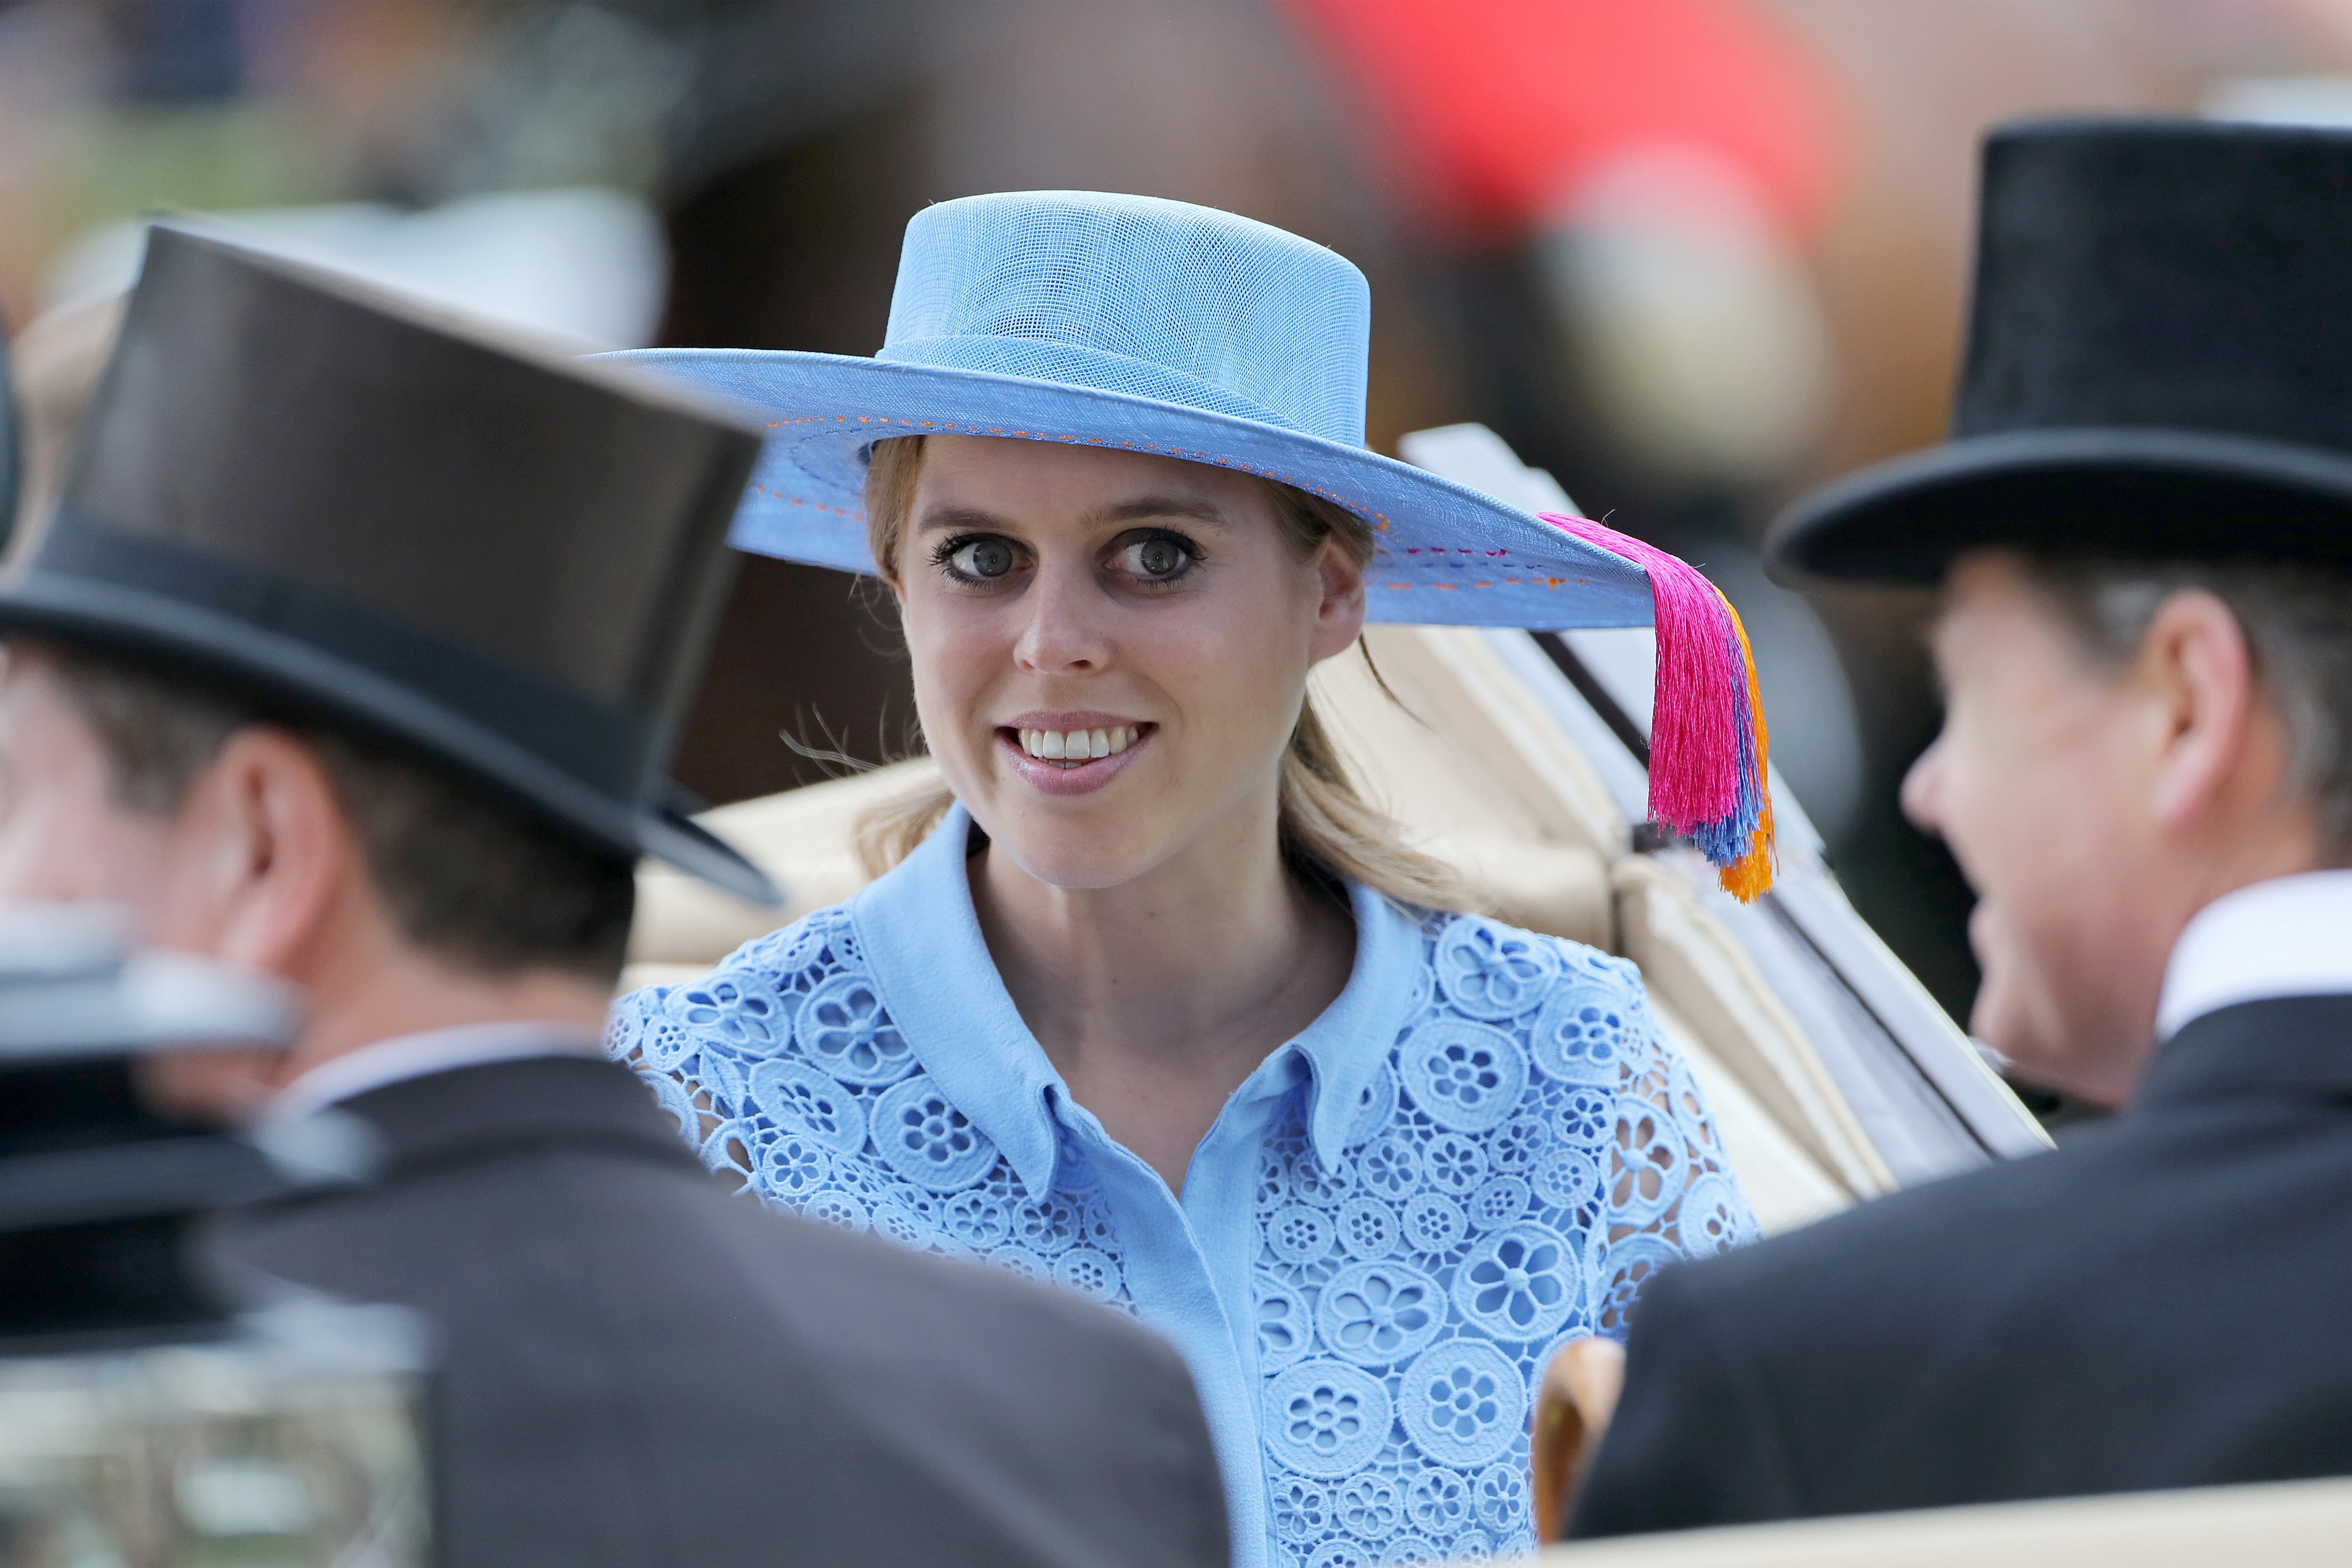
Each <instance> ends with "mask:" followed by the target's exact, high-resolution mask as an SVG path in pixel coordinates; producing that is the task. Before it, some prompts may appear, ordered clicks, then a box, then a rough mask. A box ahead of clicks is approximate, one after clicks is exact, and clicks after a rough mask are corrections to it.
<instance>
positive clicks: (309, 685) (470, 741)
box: [0, 570, 783, 905]
mask: <svg viewBox="0 0 2352 1568" xmlns="http://www.w3.org/2000/svg"><path fill="white" fill-rule="evenodd" d="M0 631H13V632H32V633H34V634H36V635H41V636H48V637H53V638H55V639H56V640H57V641H58V642H59V643H64V644H67V645H68V646H72V645H93V646H99V647H104V648H112V649H117V650H121V651H122V652H125V653H131V654H133V655H137V656H142V657H146V658H149V659H154V660H159V661H163V662H165V663H167V664H173V665H184V664H187V663H189V662H193V663H194V664H196V665H197V666H199V667H201V668H203V669H204V670H205V671H207V672H209V673H211V674H215V675H218V676H222V677H226V679H228V680H229V681H231V682H233V683H237V684H240V685H249V686H251V687H253V688H254V689H256V690H257V691H260V692H264V693H268V694H269V695H275V696H278V697H279V698H282V699H286V700H289V702H291V703H292V704H293V705H295V706H297V707H299V708H300V709H303V710H306V711H310V712H315V713H317V714H318V715H319V716H321V717H325V718H330V719H340V720H344V721H348V722H355V723H357V724H359V725H361V726H362V727H365V728H367V729H370V730H373V731H374V732H376V733H379V734H382V735H383V736H385V737H388V738H390V739H392V740H394V741H395V742H401V743H405V744H407V745H409V746H411V747H415V748H416V749H418V750H420V751H422V752H424V753H425V754H427V755H428V756H430V757H431V758H434V759H436V760H438V761H441V762H444V763H447V764H450V765H453V766H455V767H456V768H458V769H460V770H461V771H464V772H466V773H468V774H471V775H473V776H475V777H476V778H478V779H482V780H483V781H485V782H487V783H488V784H490V785H492V786H494V787H496V788H499V789H503V790H505V791H506V792H507V793H509V794H510V795H512V796H514V797H516V798H518V799H520V800H522V801H523V802H525V803H526V804H529V805H531V806H534V807H536V808H538V809H539V810H541V811H543V812H545V813H546V814H547V815H549V816H550V817H552V818H553V819H555V820H556V821H558V822H560V823H562V825H563V826H565V827H567V828H569V829H571V830H572V831H573V832H575V833H577V834H579V835H580V836H581V837H582V838H583V839H585V840H587V841H589V842H591V843H593V844H595V845H599V846H602V847H604V848H605V849H608V850H612V851H614V852H618V853H621V854H625V855H627V856H630V857H635V856H637V855H640V854H645V855H651V856H652V857H654V858H655V859H656V860H659V861H663V862H667V863H668V864H670V865H673V866H676V867H677V869H678V870H680V871H682V872H685V873H688V875H690V876H694V877H698V878H700V879H701V880H702V881H704V882H707V883H711V884H712V885H713V886H716V887H719V888H721V889H723V890H725V891H726V892H728V893H730V894H734V895H735V896H737V897H739V898H742V899H746V900H749V901H751V903H754V904H769V905H774V904H782V902H783V896H782V893H781V892H780V891H779V890H778V888H777V887H776V884H775V883H774V882H773V881H772V880H771V879H770V878H769V876H768V874H767V873H765V872H763V871H761V869H760V868H759V867H758V866H756V865H754V864H752V863H751V861H749V860H747V859H745V858H744V857H743V856H742V855H741V854H740V853H739V852H736V851H735V850H733V849H730V847H728V846H727V845H726V844H725V843H722V842H721V841H719V839H717V838H715V837H714V836H712V835H711V834H710V833H709V832H708V831H705V830H704V829H703V828H702V827H701V826H699V825H698V824H697V823H695V822H694V821H690V820H689V819H688V816H687V815H686V813H685V812H684V811H683V810H679V809H677V807H676V806H674V805H671V804H668V803H667V802H665V803H662V804H660V805H658V806H654V807H649V808H638V807H633V806H631V805H628V804H626V803H625V802H622V801H619V800H614V799H613V798H612V797H610V796H608V795H605V794H604V793H602V792H601V791H599V790H596V789H592V788H590V787H589V786H587V785H585V784H583V783H582V782H581V781H580V780H578V779H573V778H572V777H571V776H570V775H568V774H566V773H564V772H563V771H562V769H560V768H555V767H553V766H552V765H551V764H550V763H548V762H546V761H545V760H543V759H542V758H539V757H536V756H534V755H532V754H531V753H530V752H529V751H527V750H525V749H524V748H522V747H519V746H517V745H515V744H514V743H513V742H511V741H509V740H508V739H506V738H505V737H502V736H500V735H499V734H497V733H496V732H494V731H492V730H490V729H488V728H487V727H484V726H482V725H479V724H477V723H475V722H474V721H473V720H471V719H468V718H467V717H465V716H462V715H460V714H457V713H455V712H453V711H451V710H450V709H448V708H447V707H445V706H442V705H441V704H438V703H436V702H434V701H432V700H431V699H429V698H427V697H424V696H421V695H418V694H416V693H415V692H412V691H410V690H408V689H407V688H406V687H404V686H402V685H399V684H397V683H396V682H394V681H390V680H387V679H385V678H384V677H383V675H380V674H376V673H374V672H373V671H371V670H368V669H365V668H363V667H362V666H361V665H358V664H352V663H351V662H349V661H347V660H344V659H341V658H338V657H336V656H335V655H334V654H332V653H326V652H324V651H322V650H320V649H318V648H316V647H313V646H312V645H310V643H304V642H300V641H299V640H297V639H294V638H290V637H282V636H278V635H274V634H273V633H271V632H268V631H266V630H263V629H261V628H258V627H256V626H254V625H252V624H251V623H249V622H241V621H238V620H236V619H234V618H232V617H230V616H226V615H222V614H219V613H217V612H214V611H211V610H207V609H205V608H203V607H202V606H198V605H192V604H187V603H184V602H182V601H177V600H173V599H170V598H167V597H165V596H163V595H162V594H157V593H151V592H149V591H145V590H143V589H138V588H131V587H125V586H121V585H118V584H114V583H107V582H100V581H94V580H88V579H84V578H78V577H70V576H67V575H65V574H63V573H48V574H44V573H41V572H39V571H38V570H35V571H33V572H30V573H28V574H26V575H25V576H22V577H19V578H18V579H17V580H15V581H12V582H9V583H7V584H6V585H5V586H0Z"/></svg>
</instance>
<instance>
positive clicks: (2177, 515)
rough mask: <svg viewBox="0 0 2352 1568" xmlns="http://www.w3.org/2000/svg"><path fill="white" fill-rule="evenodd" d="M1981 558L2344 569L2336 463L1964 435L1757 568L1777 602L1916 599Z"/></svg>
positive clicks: (2051, 436)
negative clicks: (1884, 595) (1972, 557)
mask: <svg viewBox="0 0 2352 1568" xmlns="http://www.w3.org/2000/svg"><path fill="white" fill-rule="evenodd" d="M1976 549H2030V550H2035V551H2045V552H2075V551H2080V552H2084V553H2091V554H2098V555H2112V556H2119V557H2124V558H2126V559H2187V560H2223V559H2245V560H2274V561H2308V562H2313V563H2316V564H2324V565H2329V566H2334V567H2336V568H2339V569H2352V457H2347V456H2345V455H2340V454H2337V453H2336V452H2333V451H2330V450H2328V449H2326V448H2323V447H2314V446H2305V445H2300V444H2294V443H2290V442H2282V441H2267V440H2263V439H2261V438H2259V437H2253V436H2242V435H2226V434H2216V433H2213V432H2210V431H2196V430H2169V429H2148V428H2115V427H2093V428H2073V429H2057V430H2036V431H2018V432H2012V433H2010V434H2000V435H1983V436H1969V437H1964V438H1962V439H1960V440H1958V441H1953V442H1949V443H1948V444H1945V445H1942V446H1937V447H1933V448H1930V449H1929V450H1927V451H1926V452H1922V453H1918V454H1916V455H1911V456H1907V457H1898V458H1895V459H1894V460H1892V461H1890V462H1886V463H1881V464H1878V465H1874V466H1872V467H1869V468H1864V469H1863V470H1861V471H1860V472H1858V473H1855V474H1853V475H1850V476H1847V477H1845V478H1843V479H1841V480H1839V481H1837V482H1836V483H1834V484H1832V485H1828V486H1823V487H1822V488H1821V489H1819V490H1816V491H1814V492H1813V493H1812V494H1811V495H1809V496H1806V497H1802V498H1801V499H1800V500H1799V501H1798V502H1796V504H1795V505H1793V506H1791V507H1790V508H1789V509H1788V510H1787V511H1786V512H1784V513H1782V514H1781V516H1780V519H1779V520H1778V521H1777V522H1775V523H1774V525H1773V527H1772V529H1771V531H1770V533H1769V535H1768V536H1767V538H1766V540H1765V546H1764V553H1765V565H1766V569H1767V570H1768V571H1769V573H1770V575H1771V576H1772V577H1773V579H1774V580H1776V581H1779V582H1780V583H1782V584H1784V585H1786V586H1789V587H1791V588H1803V587H1811V586H1821V585H1828V584H1836V583H1852V584H1863V583H1877V584H1885V585H1890V586H1923V587H1932V586H1934V585H1935V584H1936V583H1937V582H1938V581H1940V580H1942V578H1943V575H1944V573H1945V571H1946V570H1948V569H1949V567H1950V566H1951V563H1952V561H1953V560H1954V559H1955V558H1957V557H1958V556H1960V555H1963V554H1966V553H1967V552H1969V551H1970V550H1976Z"/></svg>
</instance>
